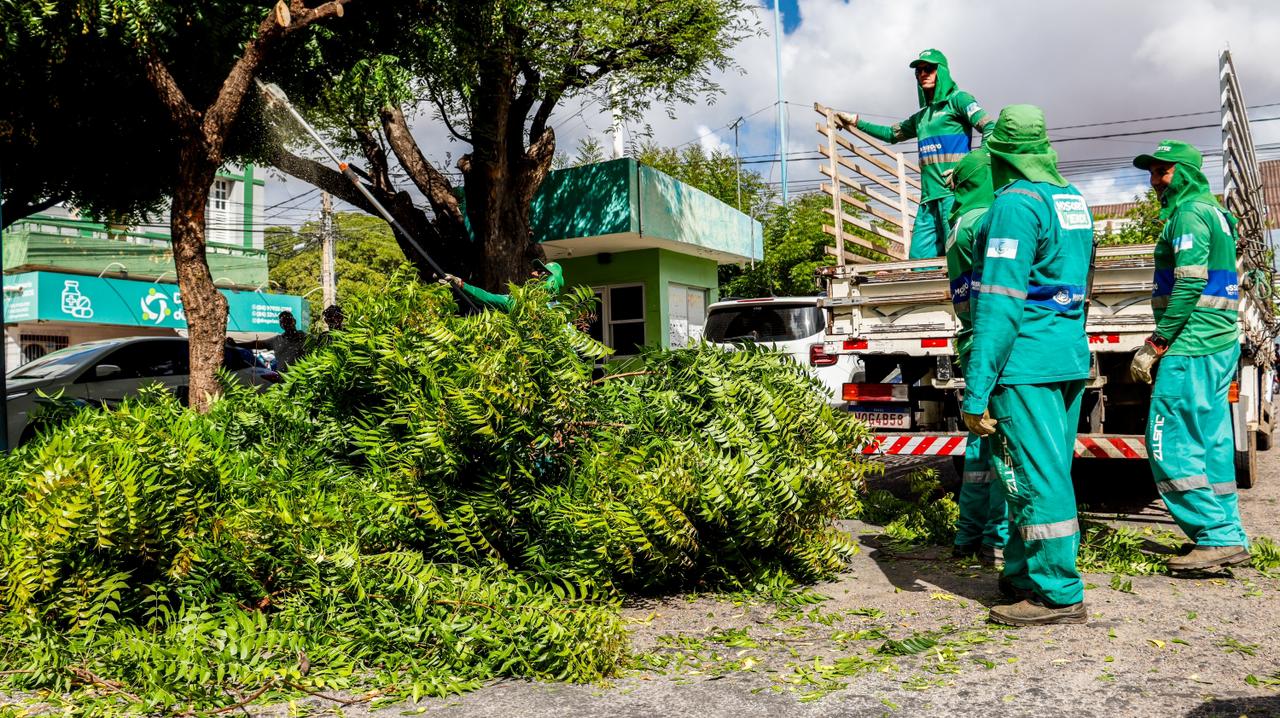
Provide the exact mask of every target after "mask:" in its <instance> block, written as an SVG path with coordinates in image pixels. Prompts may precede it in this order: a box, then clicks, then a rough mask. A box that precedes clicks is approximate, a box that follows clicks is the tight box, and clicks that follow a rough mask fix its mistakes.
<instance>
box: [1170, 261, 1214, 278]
mask: <svg viewBox="0 0 1280 718" xmlns="http://www.w3.org/2000/svg"><path fill="white" fill-rule="evenodd" d="M1173 276H1174V277H1175V278H1177V279H1186V278H1188V277H1189V278H1191V279H1208V278H1209V268H1208V267H1206V266H1205V265H1203V264H1190V265H1187V266H1185V267H1176V268H1174V270H1173Z"/></svg>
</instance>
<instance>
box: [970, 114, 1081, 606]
mask: <svg viewBox="0 0 1280 718" xmlns="http://www.w3.org/2000/svg"><path fill="white" fill-rule="evenodd" d="M987 149H988V150H989V151H990V153H991V176H992V185H993V186H994V187H995V188H996V199H995V203H994V204H992V205H991V209H990V210H989V211H988V212H987V216H986V218H985V220H984V221H983V226H982V229H981V230H980V232H979V237H978V243H977V245H976V246H975V250H974V268H973V276H974V285H975V287H974V290H973V298H972V299H971V300H970V302H971V311H972V313H973V346H972V349H970V351H969V360H968V363H967V364H966V367H965V395H964V401H963V404H962V406H961V410H962V411H963V417H964V421H965V425H966V426H967V427H969V430H970V431H972V432H974V433H975V434H978V435H979V436H990V437H991V463H992V467H993V469H994V470H995V473H996V476H997V478H998V479H999V480H1000V481H1001V482H1002V483H1003V486H1004V494H1005V500H1006V502H1007V503H1008V506H1009V523H1010V527H1009V541H1008V543H1007V544H1006V545H1005V549H1004V575H1003V576H1002V577H1001V589H1002V592H1004V593H1006V594H1008V595H1010V596H1011V597H1022V598H1023V599H1024V600H1022V601H1019V602H1018V603H1014V604H1012V605H1005V606H996V607H994V608H992V609H991V613H990V617H991V619H992V620H993V621H997V622H999V623H1005V624H1009V625H1015V626H1026V625H1042V624H1051V623H1083V622H1084V621H1085V618H1086V616H1087V614H1086V611H1085V606H1084V583H1083V582H1082V581H1081V580H1080V574H1079V573H1078V572H1077V571H1076V553H1077V551H1078V550H1079V547H1080V527H1079V524H1078V523H1077V519H1076V500H1075V492H1074V490H1073V489H1072V486H1071V455H1072V452H1073V450H1074V447H1075V437H1076V429H1077V423H1078V422H1079V418H1080V398H1081V395H1082V394H1083V393H1084V384H1085V380H1086V379H1087V378H1088V377H1089V343H1088V339H1087V338H1086V337H1085V331H1084V299H1085V296H1084V294H1085V284H1086V281H1087V277H1088V273H1089V260H1090V256H1091V254H1092V250H1093V218H1092V215H1091V213H1090V211H1089V207H1088V205H1087V204H1086V203H1085V201H1084V197H1082V196H1081V194H1080V191H1079V190H1077V189H1076V188H1075V187H1074V186H1072V185H1071V184H1070V183H1068V182H1067V181H1066V180H1065V179H1063V178H1062V175H1061V174H1059V173H1058V155H1057V153H1056V152H1054V151H1053V148H1052V147H1051V146H1050V144H1049V137H1048V135H1047V134H1046V132H1045V121H1044V113H1043V112H1042V111H1041V110H1040V108H1038V107H1034V106H1032V105H1011V106H1009V107H1006V108H1004V110H1002V111H1001V112H1000V118H999V120H998V121H997V122H996V127H995V132H994V133H992V135H991V137H990V138H989V139H988V140H987Z"/></svg>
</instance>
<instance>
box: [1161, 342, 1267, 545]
mask: <svg viewBox="0 0 1280 718" xmlns="http://www.w3.org/2000/svg"><path fill="white" fill-rule="evenodd" d="M1239 361H1240V347H1238V346H1233V347H1231V348H1229V349H1224V350H1222V351H1220V352H1217V353H1214V354H1210V355H1208V356H1200V357H1188V356H1178V355H1170V356H1166V357H1164V358H1163V359H1161V360H1160V363H1159V365H1158V366H1157V369H1156V384H1155V387H1154V388H1152V390H1151V414H1150V416H1149V417H1148V418H1147V455H1148V457H1150V461H1151V473H1152V474H1153V475H1154V476H1155V480H1156V488H1157V489H1159V490H1160V495H1161V496H1162V497H1163V498H1164V503H1165V506H1167V507H1169V513H1171V514H1173V520H1174V521H1176V522H1177V523H1178V526H1179V527H1180V528H1181V529H1182V530H1183V532H1185V533H1186V534H1187V537H1188V538H1190V539H1191V540H1192V541H1195V542H1196V543H1197V544H1199V545H1201V546H1248V545H1249V543H1248V539H1247V538H1246V537H1245V533H1244V526H1243V525H1242V524H1241V523H1240V508H1239V506H1238V505H1237V501H1236V470H1235V443H1234V441H1233V438H1232V433H1233V432H1232V430H1231V404H1230V403H1229V402H1228V401H1227V391H1228V389H1229V388H1230V386H1231V380H1232V379H1233V378H1234V377H1235V373H1236V365H1237V363H1238V362H1239Z"/></svg>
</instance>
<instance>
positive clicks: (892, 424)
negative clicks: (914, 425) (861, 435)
mask: <svg viewBox="0 0 1280 718" xmlns="http://www.w3.org/2000/svg"><path fill="white" fill-rule="evenodd" d="M849 413H850V414H852V415H853V418H855V419H857V420H858V421H861V422H862V423H864V424H866V425H867V426H870V427H872V428H875V429H910V428H911V409H910V408H908V407H905V406H904V407H902V408H901V409H898V408H880V407H877V408H875V409H864V408H862V407H858V406H851V407H849Z"/></svg>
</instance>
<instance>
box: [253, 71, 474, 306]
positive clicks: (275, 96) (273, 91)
mask: <svg viewBox="0 0 1280 718" xmlns="http://www.w3.org/2000/svg"><path fill="white" fill-rule="evenodd" d="M253 81H254V82H256V83H258V89H260V90H262V93H263V94H264V95H266V96H267V101H268V102H270V103H272V104H275V105H280V106H281V107H283V108H284V109H285V110H286V111H288V113H289V115H290V116H291V117H293V120H294V122H297V123H298V126H300V127H301V128H302V129H304V130H306V131H307V134H308V135H311V139H313V140H315V141H316V144H318V145H320V149H322V150H324V153H325V154H326V155H329V159H331V160H333V163H334V164H335V165H337V166H338V169H339V170H340V171H341V172H342V174H344V175H346V177H347V179H348V180H350V181H351V184H353V185H355V187H356V189H357V190H359V191H360V194H362V195H364V198H365V199H366V200H368V201H369V204H371V205H373V208H374V210H376V211H377V213H378V215H379V216H381V217H382V218H383V219H384V220H386V222H387V224H389V225H391V227H392V228H393V229H395V231H397V232H399V233H400V235H401V236H402V237H404V238H405V239H406V240H408V242H409V244H410V245H412V246H413V248H414V250H416V251H417V252H418V254H420V255H422V258H423V259H425V260H427V264H428V265H430V267H431V271H433V272H435V273H436V276H437V277H439V278H444V276H445V275H446V274H448V272H446V271H444V270H443V269H441V268H440V265H439V264H436V260H434V259H432V258H431V255H430V254H427V250H425V249H423V248H422V245H421V244H418V240H416V239H414V238H413V235H412V234H410V233H409V230H407V229H405V228H404V225H402V224H400V223H399V222H398V221H396V218H395V217H393V216H391V213H390V212H388V211H387V208H386V207H383V206H382V203H381V202H379V201H378V200H377V198H375V197H374V196H373V193H372V192H370V191H369V188H368V187H365V186H364V182H361V181H360V177H359V176H357V175H356V173H355V172H354V171H353V170H352V169H351V166H350V165H348V164H347V163H346V162H343V161H342V160H340V159H338V156H337V155H336V154H334V152H333V150H332V149H331V148H330V147H329V145H328V143H326V142H325V141H324V138H322V137H321V136H320V133H318V132H316V130H315V128H314V127H312V126H311V123H309V122H307V121H306V120H305V119H304V118H303V117H302V115H301V114H299V113H298V111H297V110H296V109H294V107H293V103H291V102H289V97H288V96H287V95H285V94H284V90H282V89H280V86H279V85H276V84H274V83H272V84H269V85H268V84H266V83H264V82H263V81H262V80H259V79H257V78H254V80H253ZM458 294H459V295H460V296H461V297H462V298H463V299H465V300H467V304H469V305H471V308H472V309H477V310H478V309H479V308H480V305H478V304H476V303H475V300H473V299H472V298H471V297H468V296H467V295H466V294H464V293H462V292H458Z"/></svg>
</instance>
